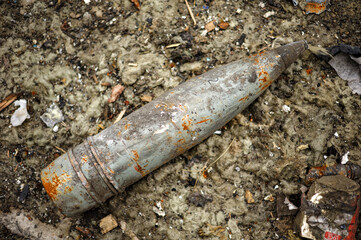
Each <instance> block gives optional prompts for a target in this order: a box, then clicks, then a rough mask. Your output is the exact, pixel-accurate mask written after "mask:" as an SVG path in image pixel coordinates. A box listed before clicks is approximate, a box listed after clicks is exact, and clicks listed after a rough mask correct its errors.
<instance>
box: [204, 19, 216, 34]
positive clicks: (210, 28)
mask: <svg viewBox="0 0 361 240" xmlns="http://www.w3.org/2000/svg"><path fill="white" fill-rule="evenodd" d="M204 27H205V29H206V30H207V32H210V31H213V30H214V29H215V28H216V21H215V20H213V21H211V22H209V23H207V24H206V25H205V26H204Z"/></svg>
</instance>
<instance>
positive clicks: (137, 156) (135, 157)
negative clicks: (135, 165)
mask: <svg viewBox="0 0 361 240" xmlns="http://www.w3.org/2000/svg"><path fill="white" fill-rule="evenodd" d="M132 153H133V155H134V158H133V160H134V161H138V159H139V154H138V152H137V151H136V150H132Z"/></svg>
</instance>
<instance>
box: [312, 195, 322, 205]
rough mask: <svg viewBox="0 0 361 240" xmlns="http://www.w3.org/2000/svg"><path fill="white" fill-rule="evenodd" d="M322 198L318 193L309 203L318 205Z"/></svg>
mask: <svg viewBox="0 0 361 240" xmlns="http://www.w3.org/2000/svg"><path fill="white" fill-rule="evenodd" d="M322 198H323V196H322V195H321V194H320V193H316V194H315V195H313V196H312V197H311V199H310V201H311V202H312V203H314V204H319V203H320V200H321V199H322Z"/></svg>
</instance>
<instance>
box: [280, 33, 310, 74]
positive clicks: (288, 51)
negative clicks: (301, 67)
mask: <svg viewBox="0 0 361 240" xmlns="http://www.w3.org/2000/svg"><path fill="white" fill-rule="evenodd" d="M307 49H308V43H307V41H306V40H302V41H297V42H293V43H289V44H286V45H284V46H282V47H279V48H276V49H275V51H276V52H277V53H278V54H279V55H280V56H281V57H282V60H283V63H284V69H286V68H287V67H288V66H290V65H291V64H292V63H293V62H294V61H296V59H297V58H299V57H300V56H301V55H302V53H303V52H304V51H305V50H307Z"/></svg>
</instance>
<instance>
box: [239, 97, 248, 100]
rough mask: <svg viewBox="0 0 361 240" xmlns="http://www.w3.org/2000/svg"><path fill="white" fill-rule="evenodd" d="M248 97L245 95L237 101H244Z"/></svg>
mask: <svg viewBox="0 0 361 240" xmlns="http://www.w3.org/2000/svg"><path fill="white" fill-rule="evenodd" d="M247 99H248V96H245V97H243V98H240V99H239V101H246V100H247Z"/></svg>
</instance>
